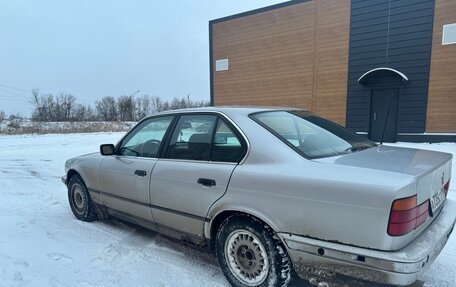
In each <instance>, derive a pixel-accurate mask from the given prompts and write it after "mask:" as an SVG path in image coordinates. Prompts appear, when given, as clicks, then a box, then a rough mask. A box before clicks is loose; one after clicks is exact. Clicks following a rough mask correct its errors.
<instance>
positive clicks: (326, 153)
mask: <svg viewBox="0 0 456 287" xmlns="http://www.w3.org/2000/svg"><path fill="white" fill-rule="evenodd" d="M250 116H251V118H252V119H254V120H255V121H256V122H258V123H259V124H260V125H262V126H263V127H265V128H266V129H267V130H269V131H270V132H272V133H273V134H274V135H276V136H277V137H279V138H280V139H281V140H282V141H284V142H285V143H286V144H288V145H289V146H291V147H293V148H294V149H295V150H296V151H297V152H299V153H300V154H302V155H303V156H305V157H306V158H309V159H315V158H323V157H331V156H336V155H341V154H347V153H352V152H356V151H360V150H363V149H367V148H370V147H374V146H376V144H375V143H374V142H372V141H370V140H367V139H365V138H363V137H361V136H359V135H357V134H356V133H354V132H352V131H349V130H347V129H346V128H344V127H342V126H340V125H338V124H336V123H333V122H331V121H329V120H326V119H324V118H320V117H318V116H316V115H314V114H312V113H310V112H306V111H272V112H260V113H255V114H252V115H250Z"/></svg>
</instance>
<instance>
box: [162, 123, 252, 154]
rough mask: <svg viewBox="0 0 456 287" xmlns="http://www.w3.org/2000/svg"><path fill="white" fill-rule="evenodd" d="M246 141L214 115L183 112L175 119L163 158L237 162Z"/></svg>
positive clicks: (243, 150) (243, 151) (242, 152)
mask: <svg viewBox="0 0 456 287" xmlns="http://www.w3.org/2000/svg"><path fill="white" fill-rule="evenodd" d="M245 150H246V144H245V143H244V141H243V140H242V139H241V138H240V136H239V135H238V134H237V133H236V131H235V130H234V129H233V128H232V127H230V126H229V125H228V124H227V123H226V122H225V121H224V120H223V119H221V118H219V117H217V116H216V115H183V116H181V117H180V119H179V121H178V122H177V125H176V128H175V129H174V132H173V134H172V136H171V139H170V143H169V145H168V148H167V150H166V154H165V158H169V159H181V160H196V161H216V162H239V161H240V160H241V159H242V158H243V156H244V154H245Z"/></svg>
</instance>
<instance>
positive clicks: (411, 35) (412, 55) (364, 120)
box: [346, 0, 435, 133]
mask: <svg viewBox="0 0 456 287" xmlns="http://www.w3.org/2000/svg"><path fill="white" fill-rule="evenodd" d="M434 2H435V0H352V1H351V18H350V48H349V67H348V95H347V97H348V98H347V115H346V126H347V127H348V128H350V129H352V130H355V131H357V132H369V115H370V106H369V105H370V89H372V88H375V87H377V88H379V87H382V86H387V84H386V83H385V81H387V80H386V79H379V80H378V83H377V85H376V86H375V85H373V86H363V85H360V84H359V83H358V82H357V80H358V78H359V77H360V76H361V75H362V74H364V73H365V72H367V71H369V70H371V69H375V68H379V67H389V68H393V69H396V70H398V71H400V72H402V73H404V74H405V75H406V76H407V77H408V78H409V82H408V83H407V84H404V85H402V86H401V93H400V97H399V116H398V133H422V132H424V131H425V127H426V110H427V96H428V95H427V93H428V85H429V70H430V56H431V48H432V34H433V21H434V20H433V17H434V6H435V3H434Z"/></svg>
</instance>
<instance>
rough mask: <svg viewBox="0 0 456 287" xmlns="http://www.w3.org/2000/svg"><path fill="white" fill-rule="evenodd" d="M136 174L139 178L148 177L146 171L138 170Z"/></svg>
mask: <svg viewBox="0 0 456 287" xmlns="http://www.w3.org/2000/svg"><path fill="white" fill-rule="evenodd" d="M135 174H136V175H137V176H146V175H147V172H146V171H145V170H139V169H137V170H135Z"/></svg>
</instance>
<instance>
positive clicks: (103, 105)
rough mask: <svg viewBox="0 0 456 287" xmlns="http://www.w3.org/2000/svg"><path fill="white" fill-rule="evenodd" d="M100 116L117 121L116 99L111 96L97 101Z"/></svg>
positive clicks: (102, 118) (103, 118)
mask: <svg viewBox="0 0 456 287" xmlns="http://www.w3.org/2000/svg"><path fill="white" fill-rule="evenodd" d="M95 106H96V108H97V112H98V116H99V118H100V119H101V120H104V121H117V108H116V99H114V98H113V97H111V96H107V97H104V98H102V99H101V100H99V101H96V102H95Z"/></svg>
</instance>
